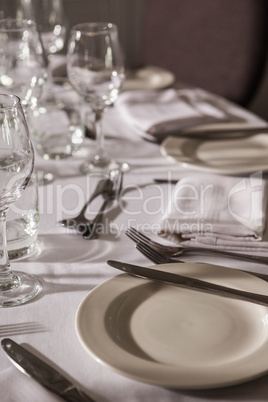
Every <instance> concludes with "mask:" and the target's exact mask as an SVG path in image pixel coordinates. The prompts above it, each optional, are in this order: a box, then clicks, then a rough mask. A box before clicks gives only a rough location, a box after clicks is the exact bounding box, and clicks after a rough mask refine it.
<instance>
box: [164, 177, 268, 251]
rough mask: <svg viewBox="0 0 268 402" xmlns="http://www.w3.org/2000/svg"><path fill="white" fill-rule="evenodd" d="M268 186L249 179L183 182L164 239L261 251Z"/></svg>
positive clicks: (168, 215) (171, 206)
mask: <svg viewBox="0 0 268 402" xmlns="http://www.w3.org/2000/svg"><path fill="white" fill-rule="evenodd" d="M266 204H267V183H266V181H265V180H264V179H263V178H262V174H261V172H257V173H255V174H252V175H250V176H249V177H228V176H217V175H215V176H213V175H199V174H195V175H192V176H190V177H185V178H182V179H181V180H180V181H179V182H178V183H177V184H176V186H175V188H174V191H173V195H172V199H171V201H170V204H169V206H168V209H167V211H166V213H165V216H164V217H163V220H162V222H161V232H160V233H159V234H160V235H161V236H163V237H165V238H168V239H170V240H173V241H175V242H179V243H183V244H184V245H185V246H193V247H194V246H197V247H198V246H200V245H203V246H209V247H216V248H217V247H219V248H222V247H225V248H227V249H238V250H239V249H251V248H258V249H263V251H266V249H267V250H268V243H267V242H262V241H261V240H262V238H263V230H264V227H265V220H266Z"/></svg>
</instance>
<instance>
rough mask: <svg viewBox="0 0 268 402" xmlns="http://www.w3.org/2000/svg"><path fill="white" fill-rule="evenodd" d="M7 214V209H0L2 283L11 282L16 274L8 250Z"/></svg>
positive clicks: (0, 269)
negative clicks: (11, 267)
mask: <svg viewBox="0 0 268 402" xmlns="http://www.w3.org/2000/svg"><path fill="white" fill-rule="evenodd" d="M6 215H7V209H5V210H3V211H0V233H1V235H2V236H1V240H2V241H1V244H0V283H3V284H4V283H6V284H9V283H10V282H11V281H12V280H13V278H14V274H13V273H12V272H11V271H10V264H9V258H8V252H7V236H6Z"/></svg>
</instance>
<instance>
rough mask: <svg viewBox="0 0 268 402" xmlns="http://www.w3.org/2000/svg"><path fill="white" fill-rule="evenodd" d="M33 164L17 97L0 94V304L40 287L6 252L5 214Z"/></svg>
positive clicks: (12, 302) (21, 298)
mask: <svg viewBox="0 0 268 402" xmlns="http://www.w3.org/2000/svg"><path fill="white" fill-rule="evenodd" d="M33 165H34V153H33V147H32V144H31V141H30V136H29V130H28V126H27V123H26V119H25V115H24V112H23V109H22V105H21V102H20V99H19V98H18V97H17V96H15V95H11V94H10V95H8V94H0V234H1V235H0V246H1V247H0V248H1V252H0V307H11V306H17V305H20V304H22V303H26V302H27V301H29V300H31V299H33V298H34V297H35V296H37V295H38V294H39V293H40V291H41V289H42V286H41V284H40V282H39V280H38V279H37V278H36V277H35V276H33V275H29V274H26V273H24V272H18V271H11V269H10V263H9V259H8V252H7V237H6V215H7V212H8V209H9V206H10V205H11V204H13V203H14V202H15V201H16V200H17V199H18V198H19V197H20V196H21V194H22V192H23V190H24V189H25V187H26V186H27V184H28V182H29V180H30V177H31V174H32V171H33Z"/></svg>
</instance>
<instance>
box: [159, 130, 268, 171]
mask: <svg viewBox="0 0 268 402" xmlns="http://www.w3.org/2000/svg"><path fill="white" fill-rule="evenodd" d="M267 133H268V131H267ZM160 149H161V153H162V155H163V156H165V157H166V158H167V159H169V160H171V161H172V162H177V163H179V164H180V165H181V166H182V167H184V168H187V169H193V170H198V171H201V172H202V171H203V172H211V173H221V174H242V173H250V172H256V171H258V170H268V157H267V155H268V135H267V134H266V133H265V134H256V135H251V136H248V137H244V138H229V139H217V140H213V139H205V138H200V139H199V138H178V137H167V138H166V139H165V140H164V141H163V142H162V144H161V147H160Z"/></svg>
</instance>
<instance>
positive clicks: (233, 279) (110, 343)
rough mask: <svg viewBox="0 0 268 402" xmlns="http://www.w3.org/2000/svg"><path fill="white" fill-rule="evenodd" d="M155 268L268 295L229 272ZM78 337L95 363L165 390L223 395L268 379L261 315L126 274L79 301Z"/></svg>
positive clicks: (266, 329)
mask: <svg viewBox="0 0 268 402" xmlns="http://www.w3.org/2000/svg"><path fill="white" fill-rule="evenodd" d="M154 268H156V269H157V268H159V269H162V270H166V271H172V272H177V273H180V274H182V275H187V276H192V277H196V278H200V279H203V280H207V281H211V282H214V283H218V284H221V285H225V286H230V287H235V288H239V289H243V290H247V291H252V292H258V293H263V294H268V284H267V283H266V282H265V281H263V280H261V279H259V278H257V277H254V276H252V275H250V274H247V273H245V272H241V271H237V270H234V269H228V268H224V267H220V266H213V265H209V264H189V263H184V264H179V263H178V264H166V265H158V266H156V267H154ZM76 331H77V335H78V338H79V340H80V342H81V343H82V345H83V346H84V348H85V350H86V351H87V352H88V353H89V354H90V355H91V356H92V357H93V358H95V359H96V360H97V361H98V362H100V363H102V364H104V365H106V366H108V367H109V368H111V369H113V370H115V371H117V372H119V373H121V374H123V375H125V376H128V377H130V378H133V379H135V380H139V381H142V382H146V383H151V384H156V385H160V386H164V387H175V388H180V389H200V388H215V387H223V386H229V385H233V384H237V383H241V382H245V381H248V380H251V379H253V378H255V377H258V376H261V375H263V374H264V373H266V372H267V371H268V360H267V355H268V308H267V307H263V306H260V305H257V304H253V303H248V302H243V301H239V300H234V299H228V298H224V297H220V296H215V295H211V294H207V293H203V292H198V291H194V290H188V289H183V288H179V287H176V286H170V285H165V284H161V283H156V282H152V281H150V280H145V279H140V278H134V277H131V276H129V275H127V274H122V275H118V276H115V277H114V278H112V279H110V280H108V281H106V282H104V283H103V284H101V285H99V286H97V287H96V288H95V289H94V290H93V291H91V292H90V293H89V294H88V295H87V296H86V297H85V299H84V300H83V302H82V303H81V305H80V306H79V309H78V312H77V316H76Z"/></svg>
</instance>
